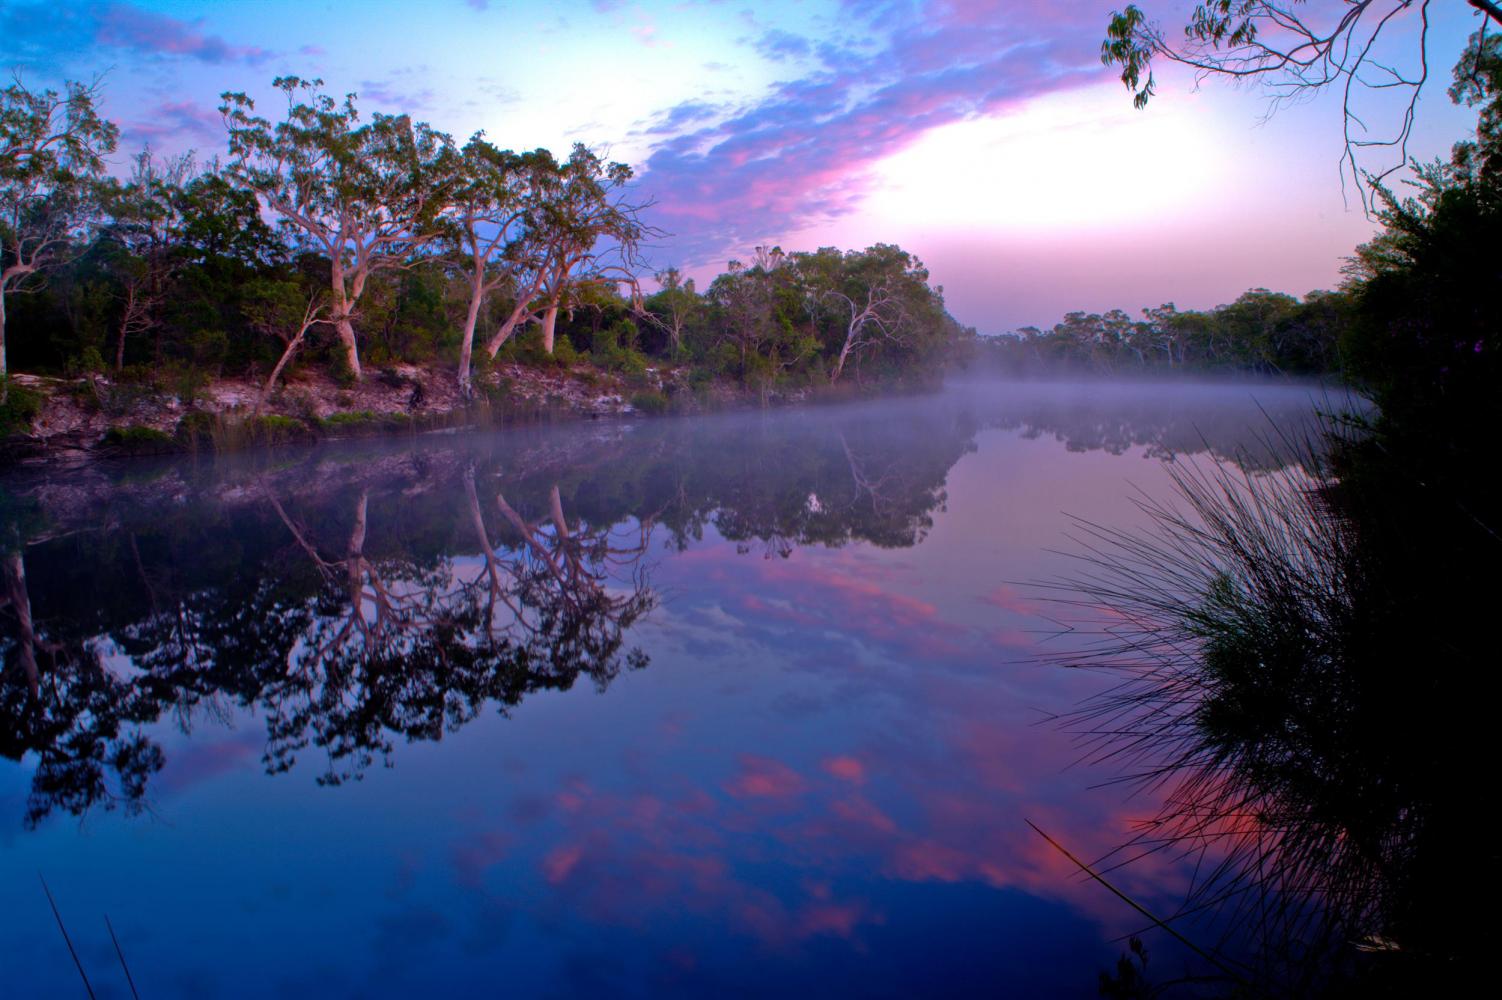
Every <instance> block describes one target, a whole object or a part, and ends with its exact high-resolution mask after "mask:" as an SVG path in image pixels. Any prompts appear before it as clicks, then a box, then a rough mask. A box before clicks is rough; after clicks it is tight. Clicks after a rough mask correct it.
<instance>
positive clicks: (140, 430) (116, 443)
mask: <svg viewBox="0 0 1502 1000" xmlns="http://www.w3.org/2000/svg"><path fill="white" fill-rule="evenodd" d="M102 443H103V445H104V446H105V447H106V448H110V449H112V450H115V451H119V452H122V453H124V454H127V455H160V454H164V453H166V452H171V451H176V450H177V442H176V441H174V440H173V438H172V435H170V434H167V433H165V432H163V431H159V430H157V429H156V428H155V427H143V426H141V425H140V424H127V425H125V426H124V427H111V428H110V429H109V430H107V431H105V432H104V439H103V441H102Z"/></svg>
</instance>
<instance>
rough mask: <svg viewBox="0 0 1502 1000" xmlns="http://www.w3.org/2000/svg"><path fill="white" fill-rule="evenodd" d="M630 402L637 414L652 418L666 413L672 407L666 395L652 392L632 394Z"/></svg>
mask: <svg viewBox="0 0 1502 1000" xmlns="http://www.w3.org/2000/svg"><path fill="white" fill-rule="evenodd" d="M630 402H631V406H632V408H633V409H635V410H636V411H637V412H639V413H646V414H650V415H654V416H655V415H658V414H663V413H666V412H668V409H669V408H670V407H671V406H672V401H671V400H669V399H668V397H667V396H666V395H664V394H663V393H661V392H657V391H654V390H647V391H644V392H638V393H633V394H632V396H631V400H630Z"/></svg>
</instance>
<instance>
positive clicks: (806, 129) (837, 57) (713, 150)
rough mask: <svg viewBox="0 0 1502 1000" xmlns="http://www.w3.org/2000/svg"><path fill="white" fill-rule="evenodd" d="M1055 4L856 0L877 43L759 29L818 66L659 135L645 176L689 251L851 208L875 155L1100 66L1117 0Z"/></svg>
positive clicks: (707, 257)
mask: <svg viewBox="0 0 1502 1000" xmlns="http://www.w3.org/2000/svg"><path fill="white" fill-rule="evenodd" d="M1058 8H1059V5H1052V6H1047V5H1045V7H1044V8H1043V9H1038V8H1036V7H1034V6H1028V7H1025V8H1023V7H1021V6H1020V5H1017V6H1013V7H1009V8H1007V7H1003V8H998V6H997V5H995V4H987V5H980V4H976V3H931V4H928V5H926V6H924V7H921V8H920V7H906V6H900V5H890V6H886V7H881V8H872V7H870V6H869V5H865V4H859V5H857V4H850V5H847V7H846V16H847V18H849V19H850V20H852V21H853V22H855V24H856V25H858V26H861V27H866V28H868V29H870V30H872V31H875V32H877V33H878V34H879V35H880V36H882V37H884V38H885V39H886V42H885V44H884V45H881V46H878V47H877V48H875V49H874V50H873V49H870V48H861V47H860V46H859V45H858V44H855V43H850V44H845V43H840V44H835V43H827V42H826V43H824V44H822V45H818V46H814V45H811V44H805V42H804V40H800V39H797V38H795V37H792V36H783V35H775V36H770V37H769V36H765V35H764V36H761V37H759V38H758V39H756V40H755V41H754V42H753V43H752V44H754V45H756V46H758V48H759V49H760V50H761V51H763V53H764V54H765V55H768V56H769V57H770V58H786V57H789V56H796V57H799V58H802V57H803V56H804V55H806V54H807V53H811V52H816V53H817V60H818V62H819V63H820V64H821V68H819V69H817V70H816V71H814V72H813V73H812V74H811V75H809V76H806V77H803V78H801V79H795V80H792V81H788V82H786V83H783V84H781V85H779V86H778V87H776V88H775V89H774V91H773V92H772V94H771V95H770V96H768V97H767V98H765V99H764V100H762V101H759V102H757V103H754V104H750V105H747V106H744V107H742V108H740V109H738V110H736V111H734V112H731V113H728V114H725V115H723V116H722V117H721V118H720V119H719V120H717V121H714V122H710V123H697V124H693V125H689V126H688V127H686V128H685V130H684V131H682V132H681V133H679V134H678V135H675V136H673V137H672V138H669V139H666V140H664V141H662V142H660V143H659V144H658V145H657V146H656V148H655V149H654V150H653V152H652V153H651V154H650V155H649V157H648V158H647V162H646V164H645V174H644V177H643V181H642V184H643V187H644V188H645V189H646V191H647V193H648V194H650V195H651V196H653V197H655V198H656V200H657V205H656V208H655V211H656V213H657V216H658V218H659V220H660V222H661V224H663V225H664V226H665V227H666V228H667V229H669V230H670V231H673V232H674V233H675V235H676V236H677V240H676V241H675V242H676V244H677V245H678V246H679V247H682V248H684V250H685V251H686V252H687V253H688V254H689V255H690V257H689V259H688V260H687V261H686V263H688V264H690V265H697V264H704V263H720V262H723V260H725V259H726V257H727V256H734V255H737V254H738V253H739V252H744V249H745V248H746V247H749V246H751V245H753V244H754V243H758V242H761V241H763V240H774V241H775V240H776V239H777V238H778V237H779V236H781V235H783V234H786V233H787V232H789V231H791V230H796V229H801V228H805V227H807V226H811V225H816V224H819V223H821V222H827V221H829V220H832V219H835V218H839V217H841V216H844V215H847V214H849V213H851V212H853V211H854V210H855V209H856V207H857V206H858V205H859V204H860V203H861V202H862V201H863V199H864V198H865V197H866V195H867V194H869V193H870V191H871V190H872V184H873V181H872V178H871V173H870V169H871V167H872V166H874V165H875V164H876V163H877V162H879V161H880V160H882V159H884V158H886V157H888V156H890V155H892V154H894V153H896V152H898V151H900V150H902V149H904V148H906V147H907V146H909V145H910V144H912V143H913V142H916V141H917V140H918V139H919V138H920V137H921V136H923V135H924V134H925V133H926V132H928V131H929V130H931V129H934V128H938V127H940V126H943V125H949V124H953V123H956V122H960V121H964V120H966V119H968V118H972V117H974V116H977V115H986V114H992V113H996V112H999V111H1001V110H1003V109H1005V108H1007V107H1011V106H1014V105H1016V104H1018V103H1020V102H1022V101H1025V100H1027V99H1029V98H1032V97H1036V96H1039V95H1041V94H1045V93H1049V92H1052V91H1055V90H1060V89H1065V88H1069V87H1074V86H1078V85H1081V84H1084V83H1087V82H1092V81H1095V80H1098V79H1100V77H1101V74H1102V73H1103V70H1102V68H1101V66H1100V64H1099V59H1098V51H1099V33H1100V25H1101V24H1103V23H1104V18H1105V13H1106V9H1107V8H1106V7H1104V6H1102V7H1100V8H1099V9H1096V5H1095V4H1082V5H1073V6H1070V7H1069V9H1068V11H1067V12H1066V11H1061V10H1059V9H1058ZM855 34H856V33H855V32H852V36H854V35H855ZM1023 39H1025V40H1027V41H1019V40H1023ZM692 103H693V104H694V107H695V108H696V109H697V107H698V106H699V102H697V101H696V102H692ZM673 114H674V112H673V111H672V110H670V111H669V112H667V117H669V118H671V117H672V116H673Z"/></svg>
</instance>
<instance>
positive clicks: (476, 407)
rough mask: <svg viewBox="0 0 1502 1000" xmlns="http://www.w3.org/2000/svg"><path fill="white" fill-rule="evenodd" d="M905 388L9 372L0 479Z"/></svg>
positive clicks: (646, 376) (442, 374)
mask: <svg viewBox="0 0 1502 1000" xmlns="http://www.w3.org/2000/svg"><path fill="white" fill-rule="evenodd" d="M942 381H943V380H942V378H941V379H938V380H935V381H934V382H933V383H932V384H933V385H935V386H936V385H939V384H942ZM914 387H915V385H914V383H912V382H909V381H908V380H905V379H904V380H897V381H890V382H888V381H884V382H881V383H864V384H860V383H855V382H846V383H843V384H839V385H834V386H831V385H827V384H824V385H818V384H809V385H803V386H792V387H786V386H785V387H779V388H775V389H769V390H766V391H762V390H758V389H755V388H751V387H747V386H742V385H739V384H738V383H735V382H731V381H729V380H724V379H716V380H711V381H703V380H693V379H692V378H691V372H690V369H688V368H687V367H669V366H662V367H658V368H648V369H647V370H646V372H645V373H642V374H637V375H632V376H628V377H623V376H621V375H618V374H615V373H612V372H609V371H606V370H603V369H600V368H598V367H596V366H593V365H588V364H577V365H573V366H551V367H543V366H536V365H528V364H520V363H508V364H504V365H499V366H497V367H496V368H495V369H494V370H493V371H490V372H486V373H484V374H483V375H478V376H477V377H476V379H475V382H474V388H473V392H472V394H471V398H469V399H465V398H464V397H463V395H462V394H461V393H460V391H459V388H458V386H457V385H456V384H455V380H454V378H453V373H452V372H451V371H449V370H447V369H442V370H438V369H433V368H425V367H421V366H416V365H405V364H399V365H391V366H388V367H385V368H381V369H379V370H378V371H377V372H374V373H372V374H371V375H369V376H367V377H366V378H365V379H364V380H362V381H361V382H359V383H355V384H349V383H340V382H338V381H336V380H335V379H333V378H331V377H329V376H326V375H322V374H319V373H311V372H310V373H303V374H302V375H301V377H299V378H297V379H295V380H293V381H290V382H287V383H285V384H284V385H281V386H279V387H278V389H277V391H276V392H275V393H274V394H273V395H272V397H271V398H270V399H268V400H267V402H266V404H265V405H264V407H262V408H261V409H260V412H259V413H257V407H256V403H257V401H258V399H259V397H260V383H259V382H258V381H256V380H253V379H249V378H244V377H232V378H222V379H215V380H212V381H208V382H205V383H203V384H201V385H195V386H188V387H182V386H178V387H172V386H168V385H166V384H164V382H162V381H151V382H148V381H140V380H134V379H119V378H107V377H105V376H100V375H86V376H80V377H75V378H63V377H55V376H44V375H30V374H24V373H17V374H13V375H12V376H11V389H12V391H13V392H15V391H17V390H19V391H20V392H21V393H25V394H27V395H28V396H29V397H30V401H31V404H32V408H33V412H32V414H31V415H30V417H29V419H28V421H27V425H26V427H25V429H23V430H17V429H15V428H14V427H12V428H10V429H9V430H8V431H5V432H0V474H4V473H6V472H9V471H13V470H20V469H25V468H33V469H35V468H38V467H44V466H56V467H74V466H81V465H88V464H91V463H94V462H98V461H109V460H113V459H121V458H136V457H148V456H174V455H188V454H202V453H209V454H220V453H224V454H227V453H233V452H239V451H251V450H257V449H275V448H278V447H284V446H288V445H294V444H312V443H317V442H324V441H340V440H351V439H360V438H372V437H393V436H397V435H402V434H408V435H411V434H425V433H442V432H456V431H463V430H476V429H483V428H489V427H510V426H531V425H541V424H551V423H566V422H574V421H587V420H601V419H612V420H615V419H622V418H628V419H632V418H634V419H643V418H655V417H663V416H693V415H702V414H709V413H719V412H724V411H730V410H736V409H743V408H757V407H762V408H766V407H778V408H781V407H784V406H789V405H796V404H800V403H810V404H811V403H820V402H841V401H853V400H859V399H869V398H873V397H875V396H879V395H889V394H893V393H897V394H901V393H903V392H904V391H911V390H912V389H913V388H914ZM185 399H186V400H188V401H187V402H184V400H185Z"/></svg>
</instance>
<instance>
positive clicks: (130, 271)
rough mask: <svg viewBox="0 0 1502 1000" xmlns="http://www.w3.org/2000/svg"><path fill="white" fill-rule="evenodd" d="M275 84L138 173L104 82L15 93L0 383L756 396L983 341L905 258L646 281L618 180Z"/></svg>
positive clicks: (884, 253)
mask: <svg viewBox="0 0 1502 1000" xmlns="http://www.w3.org/2000/svg"><path fill="white" fill-rule="evenodd" d="M275 86H276V88H277V89H278V91H279V92H280V96H281V97H282V98H284V99H285V100H284V101H282V102H280V104H279V106H278V108H277V114H276V115H274V116H273V117H266V116H263V115H262V114H260V113H259V109H258V108H257V106H256V103H255V102H254V101H253V100H252V99H251V98H249V97H248V96H246V95H244V94H239V93H226V94H224V95H223V99H222V104H221V107H220V109H219V110H220V112H221V113H222V115H223V118H224V122H225V126H226V134H227V146H226V149H225V150H224V151H223V154H222V155H219V156H211V157H209V158H200V157H196V156H194V155H192V154H187V155H181V156H173V157H162V156H160V155H158V154H156V153H154V152H153V151H151V150H150V149H146V150H142V151H141V152H139V153H138V154H137V155H135V156H134V157H133V159H131V160H130V161H129V164H130V168H129V170H128V172H126V173H125V175H124V176H123V177H114V176H110V174H109V173H108V166H109V163H108V158H109V157H110V155H111V154H113V153H114V152H115V151H116V149H117V145H118V140H119V130H118V128H117V127H116V126H115V125H114V124H113V123H111V122H109V121H107V120H105V119H104V118H103V117H101V116H100V114H99V112H98V103H99V97H100V94H99V93H98V91H97V88H96V87H89V86H84V85H80V84H76V83H73V84H68V85H67V87H66V88H65V89H64V91H62V92H57V91H52V90H39V89H33V88H30V87H28V86H27V85H26V84H25V83H24V82H22V81H20V80H17V81H16V82H14V83H12V84H11V85H9V86H8V87H6V88H4V89H3V90H0V275H3V278H0V376H3V375H4V373H5V372H6V371H8V370H9V369H8V368H7V365H6V363H7V361H8V362H9V367H10V368H14V369H17V370H24V371H28V372H36V373H47V374H58V375H73V376H78V375H82V374H87V373H105V374H109V375H111V376H112V377H119V378H130V377H141V378H147V377H150V378H155V379H158V380H161V379H162V377H163V376H162V373H163V372H175V373H178V374H179V375H180V376H182V377H186V378H187V379H188V380H189V381H191V380H193V379H195V378H196V379H208V378H213V377H219V376H226V375H232V376H252V377H255V378H256V379H258V380H264V384H265V391H266V392H267V393H269V392H271V391H272V390H273V389H274V388H275V383H276V382H277V380H278V378H281V377H284V376H285V375H286V374H287V373H288V372H289V371H295V370H296V369H298V368H299V367H315V368H318V369H320V370H326V371H330V372H332V373H333V374H334V375H335V376H336V377H337V378H339V379H341V380H347V381H354V380H358V379H360V378H361V377H362V375H363V374H364V373H365V371H366V369H367V368H368V367H369V366H372V365H376V366H384V365H390V364H394V363H399V362H400V363H410V364H416V365H423V366H429V367H432V366H443V367H447V368H449V369H450V370H451V371H452V372H453V373H454V378H455V380H456V382H457V384H458V386H459V387H460V389H461V390H462V392H463V393H464V394H465V395H466V396H467V395H468V394H469V392H470V385H471V379H472V376H473V375H474V374H475V373H478V372H483V371H485V370H487V366H488V365H489V364H490V363H492V362H493V361H495V360H496V359H501V360H511V359H515V358H517V357H519V356H521V357H527V358H530V359H532V360H534V361H539V362H544V363H551V364H571V363H574V362H575V361H576V360H578V358H577V355H580V354H584V355H587V356H589V358H591V359H592V360H593V361H595V362H596V363H598V364H599V365H601V366H603V367H605V368H608V369H612V370H616V371H620V372H624V373H628V374H629V373H632V372H639V371H640V370H641V369H643V368H644V367H645V366H646V365H647V364H648V363H649V362H652V361H657V362H666V363H671V364H675V365H684V366H689V367H690V368H692V369H693V370H694V371H695V372H697V373H701V374H702V376H703V377H704V378H719V379H730V380H733V381H735V382H737V383H739V384H741V385H743V386H746V387H749V388H759V389H762V390H763V391H765V390H766V389H767V387H769V386H771V385H776V384H788V383H792V384H802V385H807V384H815V383H821V382H823V383H828V382H836V381H839V380H841V379H842V378H844V379H848V378H850V377H851V375H852V374H855V375H857V376H874V377H882V376H888V375H892V374H895V373H903V374H911V373H914V372H918V371H931V370H934V369H936V368H937V367H938V366H940V365H942V364H943V363H944V362H945V361H946V360H948V359H949V358H950V357H951V356H953V354H954V353H955V352H956V351H957V350H959V349H960V348H961V347H962V345H963V344H965V343H968V341H969V339H970V338H971V337H972V336H973V332H972V331H969V330H967V329H965V328H963V327H961V326H960V325H959V324H958V323H956V322H955V321H954V320H953V319H952V318H951V317H950V316H949V315H948V313H947V312H946V311H945V309H944V302H943V296H942V289H939V288H936V287H933V286H931V285H930V283H929V275H928V272H927V270H926V269H925V268H924V267H923V265H922V263H921V262H919V261H918V260H917V259H916V258H914V257H913V256H912V255H911V254H909V253H907V252H905V251H903V250H901V249H900V248H898V247H895V246H889V245H877V246H874V247H871V248H869V249H867V250H862V251H849V252H841V251H839V250H835V249H833V248H825V249H821V250H819V251H817V252H813V253H783V252H782V251H781V250H780V249H777V248H760V247H759V248H757V249H756V251H755V254H754V257H753V258H752V259H751V260H750V261H748V262H745V263H741V262H735V261H732V262H731V263H730V264H729V266H728V268H727V270H726V271H725V273H723V274H720V275H719V276H718V277H716V278H715V279H714V280H713V281H712V282H711V283H710V285H709V287H708V288H705V289H702V290H701V289H699V288H697V287H696V286H695V282H694V281H693V280H692V279H691V278H686V277H684V276H683V275H682V273H681V272H680V271H679V270H678V269H676V268H667V269H663V270H659V271H657V272H656V273H655V274H654V273H652V271H651V269H650V268H648V266H647V264H646V260H645V254H646V251H648V250H649V249H650V248H651V246H652V244H653V241H655V240H657V239H658V238H659V237H662V236H664V235H665V234H663V233H660V232H659V231H658V230H656V229H655V228H654V227H653V226H652V225H651V224H650V222H649V216H650V208H651V206H650V204H648V203H645V202H642V201H640V200H638V199H637V197H636V195H635V194H634V192H633V190H632V189H631V187H630V181H631V178H632V171H631V168H630V167H629V166H627V165H625V164H622V163H616V162H610V161H607V160H606V159H604V158H602V157H601V156H599V155H598V154H597V153H596V152H594V151H593V150H591V149H590V148H588V147H587V146H585V145H582V144H580V145H576V146H575V147H574V148H573V150H572V152H571V153H570V155H569V156H568V157H567V158H566V159H562V160H560V159H557V158H555V157H554V155H553V154H552V153H550V152H549V151H547V150H545V149H538V150H534V151H530V152H521V153H517V152H512V151H510V150H505V149H501V148H498V147H497V146H495V145H494V144H492V143H491V142H490V141H489V140H488V139H487V138H486V137H485V136H484V135H483V134H477V135H475V136H474V137H473V138H471V139H470V140H469V141H468V142H466V143H464V144H463V145H459V144H458V143H456V142H455V141H454V140H453V139H452V138H451V137H449V136H447V135H445V134H443V133H441V132H439V131H437V130H435V129H433V128H432V127H431V126H430V125H428V124H426V123H423V122H418V121H414V120H412V119H411V118H410V117H407V116H405V115H383V114H374V115H371V116H369V117H368V118H366V117H364V116H362V115H361V113H360V111H359V109H358V108H357V106H356V99H355V96H354V95H349V96H348V97H346V98H344V99H343V100H336V99H334V98H333V97H331V96H330V95H328V94H326V93H325V92H324V91H323V89H322V84H321V81H308V80H301V79H299V78H296V77H284V78H279V79H277V80H276V81H275ZM652 289H655V290H652ZM22 292H27V293H29V294H18V293H22ZM7 355H8V357H7ZM180 380H181V379H180Z"/></svg>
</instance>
